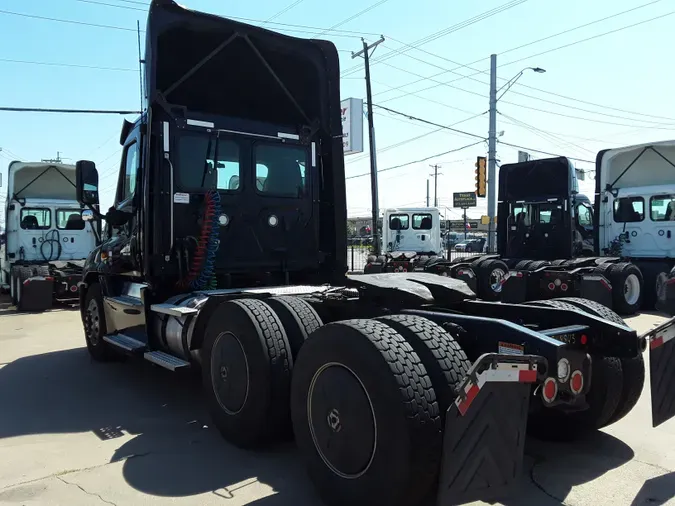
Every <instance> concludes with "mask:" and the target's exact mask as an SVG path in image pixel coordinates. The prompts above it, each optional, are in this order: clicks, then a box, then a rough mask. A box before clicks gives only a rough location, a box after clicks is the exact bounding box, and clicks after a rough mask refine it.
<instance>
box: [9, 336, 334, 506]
mask: <svg viewBox="0 0 675 506" xmlns="http://www.w3.org/2000/svg"><path fill="white" fill-rule="evenodd" d="M0 406H5V407H11V409H3V410H2V412H3V415H2V416H0V438H10V437H14V436H22V435H30V434H58V433H80V432H92V433H93V434H95V435H96V436H97V437H99V438H100V439H102V440H104V441H106V440H110V439H113V440H114V439H117V438H119V437H128V435H132V436H135V437H134V438H133V439H131V440H129V441H127V442H126V443H124V444H122V446H121V447H119V448H118V450H117V451H116V452H115V453H114V456H113V458H112V459H111V461H113V462H114V461H121V460H123V461H124V464H123V474H124V478H125V479H126V481H127V482H128V483H129V484H130V485H131V486H132V487H134V488H135V489H137V490H139V491H141V492H143V493H147V494H153V495H157V496H165V497H179V496H190V495H195V494H201V493H213V494H217V495H221V496H223V497H228V496H233V495H236V494H237V490H238V491H239V492H242V488H246V487H252V486H258V487H260V486H261V485H262V486H267V487H266V488H267V491H266V493H267V494H269V493H272V490H273V491H274V492H276V495H269V496H268V497H266V498H264V499H259V500H258V501H257V502H254V503H252V504H261V505H262V504H264V505H266V506H273V505H281V504H296V505H298V506H303V505H319V504H321V503H320V501H319V500H318V498H317V497H316V496H315V495H314V491H313V489H312V486H311V483H310V482H309V480H308V478H306V477H305V470H304V467H303V463H302V462H301V461H300V458H299V456H298V454H297V452H296V451H295V447H294V445H293V444H292V443H288V444H282V445H280V446H279V447H277V448H274V449H272V450H270V451H267V452H248V451H242V450H239V449H237V448H235V447H233V446H231V445H229V444H228V443H226V442H225V441H224V440H223V439H222V437H221V436H220V434H219V433H218V431H217V430H216V429H215V428H213V427H211V426H210V418H209V416H208V413H207V412H206V410H205V407H204V406H205V403H204V402H203V401H202V393H201V388H200V381H199V379H198V377H197V375H195V374H183V375H177V374H173V373H171V372H168V371H165V370H163V369H161V368H157V367H153V366H151V365H150V364H147V363H146V362H144V361H140V360H139V361H136V360H126V361H124V362H117V363H108V364H100V363H96V362H93V361H92V360H91V359H90V357H89V354H88V352H87V350H86V348H79V349H72V350H64V351H58V352H53V353H46V354H42V355H34V356H29V357H24V358H21V359H18V360H16V361H14V362H11V363H9V364H7V365H5V366H4V367H0ZM113 445H119V443H115V442H113ZM303 484H304V486H303ZM270 488H271V489H272V490H270ZM235 489H236V490H235ZM244 493H245V492H244ZM260 495H264V494H258V496H260Z"/></svg>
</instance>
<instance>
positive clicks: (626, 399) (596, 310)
mask: <svg viewBox="0 0 675 506" xmlns="http://www.w3.org/2000/svg"><path fill="white" fill-rule="evenodd" d="M560 300H562V301H565V302H569V303H570V304H573V305H575V306H577V307H578V308H579V309H581V310H583V311H586V312H587V313H590V314H592V315H595V316H599V317H600V318H604V319H605V320H608V321H611V322H614V323H618V324H619V325H624V326H626V327H627V326H628V325H626V322H625V321H623V318H621V317H620V316H619V315H618V314H616V313H615V312H614V311H612V310H611V309H609V308H608V307H606V306H603V305H602V304H600V303H599V302H595V301H592V300H588V299H582V298H579V297H569V298H564V299H560ZM620 361H621V370H622V372H623V386H622V388H621V397H620V399H619V404H618V406H617V407H616V410H615V411H614V414H613V415H612V416H611V418H610V419H609V421H608V422H607V424H606V425H611V424H613V423H616V422H618V421H619V420H621V419H622V418H623V417H625V416H626V415H627V414H628V413H630V412H631V411H632V410H633V408H634V407H635V405H636V404H637V402H638V400H639V399H640V395H642V389H643V388H644V385H645V360H644V355H643V354H642V352H640V353H639V355H638V356H637V357H634V358H622V359H620Z"/></svg>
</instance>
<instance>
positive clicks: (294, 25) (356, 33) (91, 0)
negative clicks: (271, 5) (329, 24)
mask: <svg viewBox="0 0 675 506" xmlns="http://www.w3.org/2000/svg"><path fill="white" fill-rule="evenodd" d="M74 1H76V2H84V3H90V4H95V5H101V6H106V7H116V8H119V9H131V10H135V11H141V12H148V8H149V7H150V5H149V4H145V3H142V2H129V3H133V4H137V5H144V6H145V7H146V8H145V9H139V8H138V7H128V6H126V5H115V4H109V3H105V2H100V1H98V0H74ZM119 1H122V0H119ZM303 1H304V0H296V1H295V2H293V3H292V4H290V5H289V6H288V7H286V8H285V9H282V10H281V11H279V12H278V13H277V14H275V15H274V16H272V17H270V18H268V19H265V20H262V19H254V18H247V17H242V16H230V15H227V14H222V16H223V17H225V18H227V19H232V20H235V21H244V22H247V23H251V24H254V23H259V26H261V27H262V25H264V24H270V25H276V26H281V27H289V30H287V31H293V30H290V28H302V29H305V30H317V31H319V32H322V31H323V32H336V33H342V34H350V35H353V36H354V38H358V37H361V36H363V35H372V36H379V35H380V34H379V33H370V32H360V31H355V30H338V29H337V28H323V27H318V26H310V25H299V24H297V23H280V22H278V21H272V20H273V19H276V18H277V17H278V16H280V15H281V14H283V13H285V12H288V11H289V10H291V8H293V7H295V6H296V5H298V4H299V3H301V2H303ZM134 31H135V30H134ZM300 33H309V32H300Z"/></svg>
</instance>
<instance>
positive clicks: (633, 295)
mask: <svg viewBox="0 0 675 506" xmlns="http://www.w3.org/2000/svg"><path fill="white" fill-rule="evenodd" d="M623 295H624V298H625V299H626V302H627V303H628V304H630V305H631V306H632V305H634V304H637V301H638V299H639V298H640V280H639V279H638V277H637V275H635V274H629V275H628V276H627V277H626V281H624V283H623Z"/></svg>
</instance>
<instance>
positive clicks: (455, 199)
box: [452, 192, 477, 208]
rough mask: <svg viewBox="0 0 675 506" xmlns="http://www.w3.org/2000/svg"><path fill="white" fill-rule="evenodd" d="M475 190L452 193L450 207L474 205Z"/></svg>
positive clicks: (475, 203)
mask: <svg viewBox="0 0 675 506" xmlns="http://www.w3.org/2000/svg"><path fill="white" fill-rule="evenodd" d="M476 205H477V202H476V192H459V193H453V194H452V207H461V208H467V207H476Z"/></svg>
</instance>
